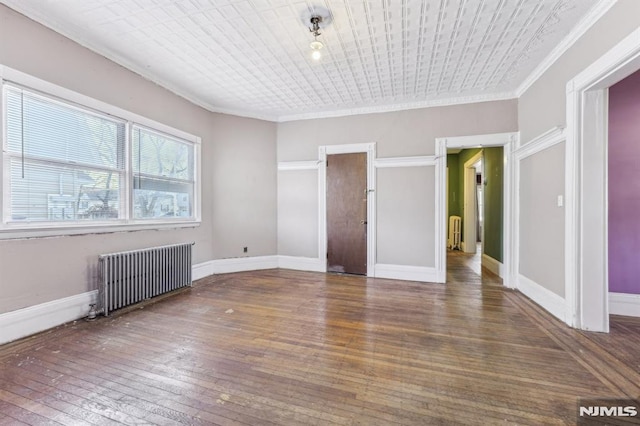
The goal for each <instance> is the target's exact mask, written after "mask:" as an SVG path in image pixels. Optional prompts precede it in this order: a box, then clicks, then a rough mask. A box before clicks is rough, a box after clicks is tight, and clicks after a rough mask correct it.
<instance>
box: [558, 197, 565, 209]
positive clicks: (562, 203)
mask: <svg viewBox="0 0 640 426" xmlns="http://www.w3.org/2000/svg"><path fill="white" fill-rule="evenodd" d="M562 206H564V197H563V196H562V195H558V207H562Z"/></svg>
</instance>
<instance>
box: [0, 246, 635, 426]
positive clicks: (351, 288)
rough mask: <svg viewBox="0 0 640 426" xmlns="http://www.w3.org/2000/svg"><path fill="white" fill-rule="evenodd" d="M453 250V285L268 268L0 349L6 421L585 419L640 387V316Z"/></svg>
mask: <svg viewBox="0 0 640 426" xmlns="http://www.w3.org/2000/svg"><path fill="white" fill-rule="evenodd" d="M470 262H473V259H471V258H470V257H469V256H467V255H464V254H462V253H459V252H455V253H451V254H450V255H449V274H448V281H449V283H448V284H447V285H442V284H425V283H414V282H404V281H393V280H382V279H367V278H364V277H357V276H341V275H324V274H319V273H311V272H308V273H307V272H295V271H286V270H267V271H257V272H248V273H237V274H228V275H217V276H213V277H209V278H206V279H204V280H200V281H198V282H197V283H196V284H195V285H194V287H193V288H190V289H186V290H182V291H180V292H178V293H177V294H173V295H171V296H170V297H165V298H162V299H161V300H159V301H157V302H154V303H147V304H146V305H142V306H138V307H134V308H130V309H128V310H126V311H120V312H117V313H115V314H114V315H112V316H109V317H108V318H99V319H98V320H96V321H93V322H88V321H84V320H83V321H77V322H75V323H72V324H68V325H66V326H62V327H58V328H56V329H53V330H51V331H49V332H45V333H42V334H40V335H37V336H33V337H31V338H27V339H24V340H21V341H18V342H15V343H12V344H8V345H4V346H0V367H1V375H0V424H8V425H18V424H35V425H39V424H69V425H78V424H96V425H107V424H162V425H165V424H221V425H226V424H250V425H273V424H278V425H295V424H301V425H325V424H340V425H387V424H405V425H411V424H417V425H424V424H461V425H470V424H479V425H488V424H499V423H500V424H532V425H541V424H575V422H576V401H577V399H578V398H598V397H607V398H613V397H637V396H638V395H640V387H639V383H640V374H639V372H640V321H638V319H633V318H624V317H612V332H611V334H609V335H604V334H593V333H583V332H579V331H575V330H572V329H570V328H568V327H566V326H565V325H563V324H561V323H559V322H558V321H556V320H555V319H553V318H552V317H550V316H549V315H548V314H546V313H545V312H544V311H542V310H541V309H540V308H539V307H537V306H536V305H535V304H533V303H532V302H531V301H529V300H528V299H527V298H526V297H524V296H523V295H521V294H520V293H517V292H513V291H510V290H506V289H504V288H503V287H502V286H501V280H500V279H499V278H498V277H496V276H495V275H493V274H491V273H489V272H485V271H483V272H482V274H481V275H478V274H476V273H474V272H473V271H472V270H471V268H470V266H469V264H470Z"/></svg>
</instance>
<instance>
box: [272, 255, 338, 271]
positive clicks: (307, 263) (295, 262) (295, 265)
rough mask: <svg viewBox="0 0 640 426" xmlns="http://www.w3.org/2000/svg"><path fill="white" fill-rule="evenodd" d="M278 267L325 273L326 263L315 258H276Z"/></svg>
mask: <svg viewBox="0 0 640 426" xmlns="http://www.w3.org/2000/svg"><path fill="white" fill-rule="evenodd" d="M278 267H279V268H283V269H293V270H296V271H311V272H327V261H326V260H323V259H318V258H316V257H297V256H278Z"/></svg>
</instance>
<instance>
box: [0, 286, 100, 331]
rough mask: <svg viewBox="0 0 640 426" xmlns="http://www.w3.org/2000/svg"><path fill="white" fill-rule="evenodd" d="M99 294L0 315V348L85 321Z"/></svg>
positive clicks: (84, 295) (85, 295)
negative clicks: (42, 332) (56, 328)
mask: <svg viewBox="0 0 640 426" xmlns="http://www.w3.org/2000/svg"><path fill="white" fill-rule="evenodd" d="M97 299H98V291H97V290H93V291H88V292H86V293H81V294H76V295H74V296H70V297H65V298H63V299H57V300H52V301H50V302H45V303H41V304H39V305H34V306H29V307H27V308H23V309H18V310H17V311H11V312H7V313H4V314H0V344H4V343H7V342H11V341H13V340H16V339H20V338H22V337H26V336H30V335H32V334H35V333H39V332H41V331H44V330H48V329H50V328H53V327H57V326H59V325H61V324H64V323H67V322H69V321H74V320H77V319H79V318H83V317H86V316H87V315H88V314H89V305H90V304H91V303H96V301H97Z"/></svg>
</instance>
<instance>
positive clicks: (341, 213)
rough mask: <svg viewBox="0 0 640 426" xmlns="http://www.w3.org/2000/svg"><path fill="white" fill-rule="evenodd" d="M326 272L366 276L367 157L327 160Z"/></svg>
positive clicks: (362, 155)
mask: <svg viewBox="0 0 640 426" xmlns="http://www.w3.org/2000/svg"><path fill="white" fill-rule="evenodd" d="M327 271H329V272H341V273H346V274H358V275H366V274H367V154H366V153H355V154H334V155H328V156H327Z"/></svg>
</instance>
